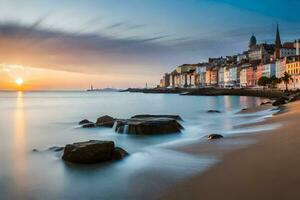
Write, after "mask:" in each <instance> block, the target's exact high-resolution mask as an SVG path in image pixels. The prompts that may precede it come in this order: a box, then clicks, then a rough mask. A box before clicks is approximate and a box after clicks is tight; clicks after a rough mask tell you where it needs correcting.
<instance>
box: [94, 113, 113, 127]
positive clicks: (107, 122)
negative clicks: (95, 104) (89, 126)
mask: <svg viewBox="0 0 300 200" xmlns="http://www.w3.org/2000/svg"><path fill="white" fill-rule="evenodd" d="M114 123H115V119H114V118H112V117H111V116H108V115H104V116H102V117H99V118H98V119H97V121H96V126H104V127H113V126H114Z"/></svg>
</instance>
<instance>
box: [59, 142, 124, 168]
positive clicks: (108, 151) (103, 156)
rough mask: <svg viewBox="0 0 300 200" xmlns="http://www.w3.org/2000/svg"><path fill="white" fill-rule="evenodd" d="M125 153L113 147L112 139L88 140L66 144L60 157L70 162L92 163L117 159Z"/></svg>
mask: <svg viewBox="0 0 300 200" xmlns="http://www.w3.org/2000/svg"><path fill="white" fill-rule="evenodd" d="M126 155H128V153H127V152H126V151H125V150H123V149H121V148H119V147H115V144H114V142H113V141H99V140H90V141H87V142H78V143H74V144H68V145H66V147H65V150H64V154H63V156H62V159H63V160H65V161H68V162H72V163H79V164H94V163H100V162H106V161H112V160H119V159H122V158H123V157H124V156H126Z"/></svg>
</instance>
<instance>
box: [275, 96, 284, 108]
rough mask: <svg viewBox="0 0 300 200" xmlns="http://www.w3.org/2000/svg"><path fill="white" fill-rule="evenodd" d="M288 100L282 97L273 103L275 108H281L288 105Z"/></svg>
mask: <svg viewBox="0 0 300 200" xmlns="http://www.w3.org/2000/svg"><path fill="white" fill-rule="evenodd" d="M286 100H287V99H286V98H285V97H280V98H279V99H276V100H275V101H274V103H272V105H273V106H280V105H283V104H286Z"/></svg>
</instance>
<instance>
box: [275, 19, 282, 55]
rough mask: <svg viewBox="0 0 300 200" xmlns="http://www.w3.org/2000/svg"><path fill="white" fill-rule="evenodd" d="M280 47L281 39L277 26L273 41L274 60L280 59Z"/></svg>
mask: <svg viewBox="0 0 300 200" xmlns="http://www.w3.org/2000/svg"><path fill="white" fill-rule="evenodd" d="M281 47H282V44H281V39H280V33H279V26H278V24H277V30H276V40H275V58H276V59H280V49H281Z"/></svg>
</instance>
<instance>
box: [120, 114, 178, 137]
mask: <svg viewBox="0 0 300 200" xmlns="http://www.w3.org/2000/svg"><path fill="white" fill-rule="evenodd" d="M181 129H183V127H182V126H181V124H180V123H178V122H177V120H175V119H173V118H163V117H137V116H134V117H133V118H131V119H127V120H117V121H116V125H115V131H116V132H117V133H127V134H137V135H154V134H167V133H179V132H181Z"/></svg>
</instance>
